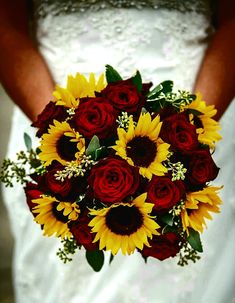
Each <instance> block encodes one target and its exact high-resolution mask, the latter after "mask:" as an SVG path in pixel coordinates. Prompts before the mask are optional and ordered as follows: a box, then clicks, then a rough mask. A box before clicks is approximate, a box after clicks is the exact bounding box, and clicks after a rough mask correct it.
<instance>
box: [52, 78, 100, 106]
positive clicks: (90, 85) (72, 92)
mask: <svg viewBox="0 0 235 303" xmlns="http://www.w3.org/2000/svg"><path fill="white" fill-rule="evenodd" d="M105 86H106V83H105V80H104V74H102V75H100V77H99V79H98V81H96V79H95V75H94V74H93V73H91V74H90V76H89V79H88V80H87V79H86V77H85V76H83V75H81V74H79V73H77V74H76V76H75V77H73V76H71V75H70V76H68V80H67V86H66V88H62V87H60V86H59V85H57V86H56V90H55V91H54V92H53V96H54V97H55V99H56V104H57V105H63V106H65V107H69V108H70V107H77V106H78V105H79V99H80V98H83V97H95V92H100V91H101V90H102V89H104V88H105Z"/></svg>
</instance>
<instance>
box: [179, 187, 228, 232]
mask: <svg viewBox="0 0 235 303" xmlns="http://www.w3.org/2000/svg"><path fill="white" fill-rule="evenodd" d="M220 189H221V187H212V186H209V187H206V188H204V189H203V190H201V191H197V192H191V193H189V194H187V195H186V203H185V208H184V209H183V210H182V212H181V220H182V224H183V229H184V230H186V231H187V232H188V228H189V227H190V228H192V229H194V230H196V231H198V232H200V233H202V232H203V229H204V227H206V222H205V219H209V220H212V216H211V215H210V212H213V213H219V212H220V207H219V206H220V204H221V203H222V201H221V199H220V197H219V196H218V194H217V192H218V190H220Z"/></svg>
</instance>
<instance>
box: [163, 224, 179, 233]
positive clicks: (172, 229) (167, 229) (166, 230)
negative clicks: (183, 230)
mask: <svg viewBox="0 0 235 303" xmlns="http://www.w3.org/2000/svg"><path fill="white" fill-rule="evenodd" d="M168 233H175V234H178V229H177V227H176V226H170V225H166V226H164V227H163V229H162V234H168Z"/></svg>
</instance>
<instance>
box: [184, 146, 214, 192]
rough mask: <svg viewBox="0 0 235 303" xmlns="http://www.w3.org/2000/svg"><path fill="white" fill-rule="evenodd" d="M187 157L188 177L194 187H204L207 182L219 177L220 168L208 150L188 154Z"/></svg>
mask: <svg viewBox="0 0 235 303" xmlns="http://www.w3.org/2000/svg"><path fill="white" fill-rule="evenodd" d="M187 156H188V163H187V164H186V168H187V173H186V177H187V180H188V181H189V182H190V184H191V185H192V186H198V185H199V186H204V185H205V183H206V182H209V181H212V180H214V179H215V178H216V177H217V175H218V172H219V168H218V167H217V166H216V164H215V162H214V161H213V159H212V157H211V154H210V151H209V150H208V149H204V150H196V151H193V152H190V153H188V154H187Z"/></svg>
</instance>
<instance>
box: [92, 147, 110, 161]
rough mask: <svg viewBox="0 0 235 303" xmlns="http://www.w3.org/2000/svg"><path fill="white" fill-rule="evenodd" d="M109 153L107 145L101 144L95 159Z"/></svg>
mask: <svg viewBox="0 0 235 303" xmlns="http://www.w3.org/2000/svg"><path fill="white" fill-rule="evenodd" d="M107 154H108V152H107V148H106V146H101V147H99V148H97V149H96V151H95V160H98V159H100V158H104V157H105V156H107Z"/></svg>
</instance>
